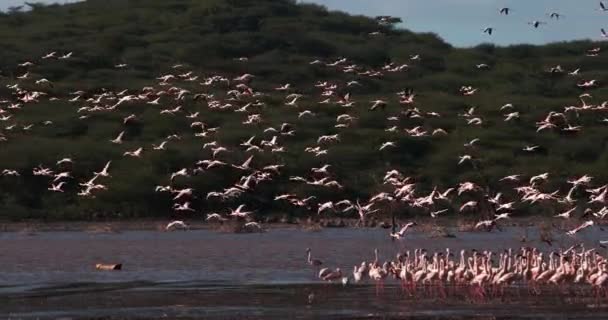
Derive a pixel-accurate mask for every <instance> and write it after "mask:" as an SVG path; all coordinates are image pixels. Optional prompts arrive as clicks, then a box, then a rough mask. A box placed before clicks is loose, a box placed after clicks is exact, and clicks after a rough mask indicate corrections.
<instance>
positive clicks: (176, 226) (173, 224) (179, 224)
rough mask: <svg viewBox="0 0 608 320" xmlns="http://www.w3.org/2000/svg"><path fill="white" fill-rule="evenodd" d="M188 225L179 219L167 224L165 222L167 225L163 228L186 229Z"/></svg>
mask: <svg viewBox="0 0 608 320" xmlns="http://www.w3.org/2000/svg"><path fill="white" fill-rule="evenodd" d="M189 228H190V227H189V226H188V225H187V224H186V223H184V222H183V221H181V220H175V221H173V222H170V223H169V224H167V226H166V227H165V230H167V231H169V230H176V229H181V230H184V231H185V230H188V229H189Z"/></svg>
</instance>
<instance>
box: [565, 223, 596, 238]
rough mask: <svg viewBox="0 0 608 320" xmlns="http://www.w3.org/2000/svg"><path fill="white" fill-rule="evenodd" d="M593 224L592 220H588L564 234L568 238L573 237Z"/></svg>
mask: <svg viewBox="0 0 608 320" xmlns="http://www.w3.org/2000/svg"><path fill="white" fill-rule="evenodd" d="M594 224H595V223H594V222H593V220H588V221H585V222H583V223H582V224H581V225H580V226H578V227H576V228H574V229H572V230H570V231H568V232H566V234H567V235H569V236H573V235H575V234H576V233H578V232H579V231H581V230H583V229H585V228H588V227H591V226H593V225H594Z"/></svg>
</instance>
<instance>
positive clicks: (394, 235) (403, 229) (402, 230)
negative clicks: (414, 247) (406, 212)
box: [390, 222, 416, 239]
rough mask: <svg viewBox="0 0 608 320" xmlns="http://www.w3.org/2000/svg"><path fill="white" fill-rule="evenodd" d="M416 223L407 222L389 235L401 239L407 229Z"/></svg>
mask: <svg viewBox="0 0 608 320" xmlns="http://www.w3.org/2000/svg"><path fill="white" fill-rule="evenodd" d="M415 225H416V222H408V223H407V224H406V225H405V226H403V227H402V228H401V230H399V231H398V232H396V233H391V234H390V236H391V237H393V238H395V239H401V238H403V236H404V235H405V233H406V232H407V230H408V229H409V228H411V227H413V226H415Z"/></svg>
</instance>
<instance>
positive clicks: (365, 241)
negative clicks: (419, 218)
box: [0, 228, 608, 319]
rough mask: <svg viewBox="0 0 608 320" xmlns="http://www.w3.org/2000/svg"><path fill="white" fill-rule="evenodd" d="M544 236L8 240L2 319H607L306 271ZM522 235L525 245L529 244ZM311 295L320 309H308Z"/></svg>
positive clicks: (592, 240)
mask: <svg viewBox="0 0 608 320" xmlns="http://www.w3.org/2000/svg"><path fill="white" fill-rule="evenodd" d="M535 230H536V228H529V230H528V231H527V232H526V231H524V230H523V229H521V228H505V229H503V231H495V232H492V233H485V232H484V233H459V232H454V234H455V236H456V237H455V238H429V237H428V236H427V234H425V233H416V232H414V233H412V234H408V236H407V238H406V239H404V240H401V241H394V242H393V241H390V240H389V239H388V237H387V230H382V229H324V230H322V231H317V232H310V231H302V230H300V229H272V230H270V231H269V232H265V233H256V234H230V233H217V232H214V231H208V230H196V231H188V232H171V233H169V232H157V231H127V232H122V233H104V234H102V233H86V232H42V233H37V234H27V233H1V234H0V266H2V272H0V318H2V319H3V318H9V317H10V318H12V319H19V318H22V319H38V318H40V319H55V318H60V317H72V318H87V317H101V316H104V317H112V318H141V319H144V318H145V319H149V318H161V317H170V318H171V317H172V318H175V317H179V318H205V319H208V318H217V319H224V318H235V317H236V318H242V317H243V316H246V318H274V319H285V318H286V317H290V318H296V319H318V318H336V319H350V318H378V317H379V318H382V317H394V318H408V317H420V318H429V317H430V318H435V319H452V318H471V317H474V318H480V319H485V318H487V317H489V316H496V317H499V318H500V317H506V318H510V317H515V316H517V317H521V318H534V317H540V318H556V319H562V318H563V317H562V316H561V314H562V312H567V314H568V315H569V317H573V316H574V317H575V318H596V319H606V318H608V308H606V307H605V306H604V305H600V306H599V307H594V304H595V303H597V301H588V300H585V299H572V298H568V295H563V294H562V295H560V294H555V295H549V294H544V295H543V296H541V297H534V298H530V297H526V299H517V298H515V295H511V297H510V298H507V299H506V300H502V301H486V302H484V303H482V304H480V303H473V302H472V301H468V299H465V298H463V297H458V296H450V297H448V298H445V299H441V300H440V301H438V300H437V299H436V298H435V297H434V296H432V295H426V296H416V297H410V296H407V295H404V294H403V293H402V291H401V288H400V287H399V286H398V285H397V284H396V283H392V282H389V283H388V284H387V286H386V287H385V288H384V289H382V290H381V291H378V289H377V288H376V287H375V285H374V284H363V285H349V286H346V287H342V286H341V285H337V284H333V285H328V284H321V283H319V282H318V281H317V279H316V277H315V273H316V270H314V269H311V268H310V267H309V266H308V265H307V264H306V262H305V258H306V256H305V248H307V247H310V248H312V249H313V254H314V256H315V257H316V258H319V259H321V260H323V262H324V265H326V266H329V267H340V268H341V269H342V270H344V271H346V272H347V273H349V272H350V270H352V266H353V265H355V264H359V263H360V262H361V261H362V260H371V259H373V249H374V248H378V249H379V250H380V256H381V258H382V259H388V258H391V257H393V256H394V255H395V254H396V253H397V252H398V251H400V250H408V249H413V248H427V249H429V250H443V249H444V248H445V247H446V246H449V247H450V248H451V249H452V250H453V251H456V250H460V249H471V248H475V249H478V250H485V249H490V250H494V251H498V250H502V249H505V248H508V247H513V248H518V247H520V246H522V245H532V246H536V247H539V248H543V249H544V250H551V248H552V247H549V246H548V245H547V244H546V243H543V242H539V241H538V238H539V236H538V234H537V233H536V231H535ZM524 234H526V238H527V239H528V241H526V243H522V242H521V241H520V239H521V236H522V235H524ZM604 234H605V232H604V231H603V230H601V229H599V228H593V229H588V230H585V231H584V232H583V233H581V234H580V235H577V237H576V238H572V237H567V236H556V237H555V241H554V244H553V245H554V246H555V248H557V247H559V246H563V247H567V246H570V245H572V244H575V243H579V242H583V243H585V244H586V245H587V246H588V247H592V246H594V245H595V244H596V243H597V240H599V239H604ZM602 250H603V249H602ZM96 263H122V264H123V270H122V271H116V272H99V271H96V270H95V268H94V266H95V264H96ZM311 293H312V294H314V296H315V298H314V299H313V302H312V303H311V304H309V303H308V295H309V294H311ZM601 303H608V300H606V301H601ZM438 306H440V307H438ZM514 306H515V307H516V308H514ZM556 306H559V307H558V308H556Z"/></svg>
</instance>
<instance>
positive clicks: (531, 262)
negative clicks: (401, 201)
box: [306, 245, 608, 298]
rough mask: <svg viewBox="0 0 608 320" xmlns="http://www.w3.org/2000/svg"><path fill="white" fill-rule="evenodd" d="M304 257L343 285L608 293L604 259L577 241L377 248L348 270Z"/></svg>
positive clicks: (441, 291)
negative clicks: (549, 246) (545, 246)
mask: <svg viewBox="0 0 608 320" xmlns="http://www.w3.org/2000/svg"><path fill="white" fill-rule="evenodd" d="M306 252H307V254H308V257H307V258H308V259H307V263H308V264H309V265H310V266H312V267H313V268H315V270H317V271H318V278H319V279H320V280H322V281H326V282H338V283H342V284H344V285H349V284H352V283H360V282H364V281H372V282H375V283H376V284H377V285H378V286H379V287H380V288H383V287H384V283H385V281H387V280H389V279H391V278H392V279H394V280H395V281H397V282H398V283H401V286H402V288H403V290H404V291H405V292H407V293H409V294H410V295H413V294H415V293H416V291H417V290H420V289H423V290H424V289H428V288H430V287H434V288H438V290H436V292H435V294H437V295H438V296H440V297H441V296H445V294H446V291H445V289H446V288H450V287H458V288H460V289H463V288H464V289H468V290H469V291H468V292H469V293H470V294H471V295H472V296H473V297H477V298H484V297H488V296H491V295H500V294H502V293H504V289H505V288H507V287H510V286H515V287H524V288H526V289H528V290H529V292H530V293H532V294H541V290H542V289H543V288H545V287H546V286H553V287H555V288H559V289H564V288H566V286H576V285H580V286H590V287H592V288H593V289H594V290H595V293H596V295H597V296H598V297H599V296H600V295H601V294H604V295H606V296H607V297H608V291H607V289H608V288H607V286H608V260H607V259H606V257H605V256H604V255H602V254H600V253H599V252H597V251H596V250H595V249H588V250H587V249H585V247H584V246H583V245H576V246H572V247H570V248H568V249H566V250H564V249H561V250H554V251H551V252H549V253H548V254H546V253H543V252H542V251H541V250H539V249H537V248H533V247H522V248H519V249H511V248H509V249H506V250H504V251H499V252H492V251H477V250H471V251H470V252H468V251H467V250H460V252H459V253H458V256H456V257H455V254H454V252H452V251H451V250H450V249H449V248H446V249H445V251H438V252H429V251H427V250H425V249H414V250H413V251H410V250H408V251H406V252H400V253H398V254H397V255H396V257H395V258H394V259H390V260H387V261H384V262H382V261H381V260H379V258H378V249H375V250H374V254H375V256H374V260H372V261H363V262H361V264H360V265H355V266H354V267H353V271H352V274H348V273H346V272H342V270H341V269H340V268H336V269H331V268H322V266H323V262H322V261H321V260H319V259H313V258H312V256H311V249H310V248H308V249H307V250H306ZM464 291H466V290H464Z"/></svg>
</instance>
